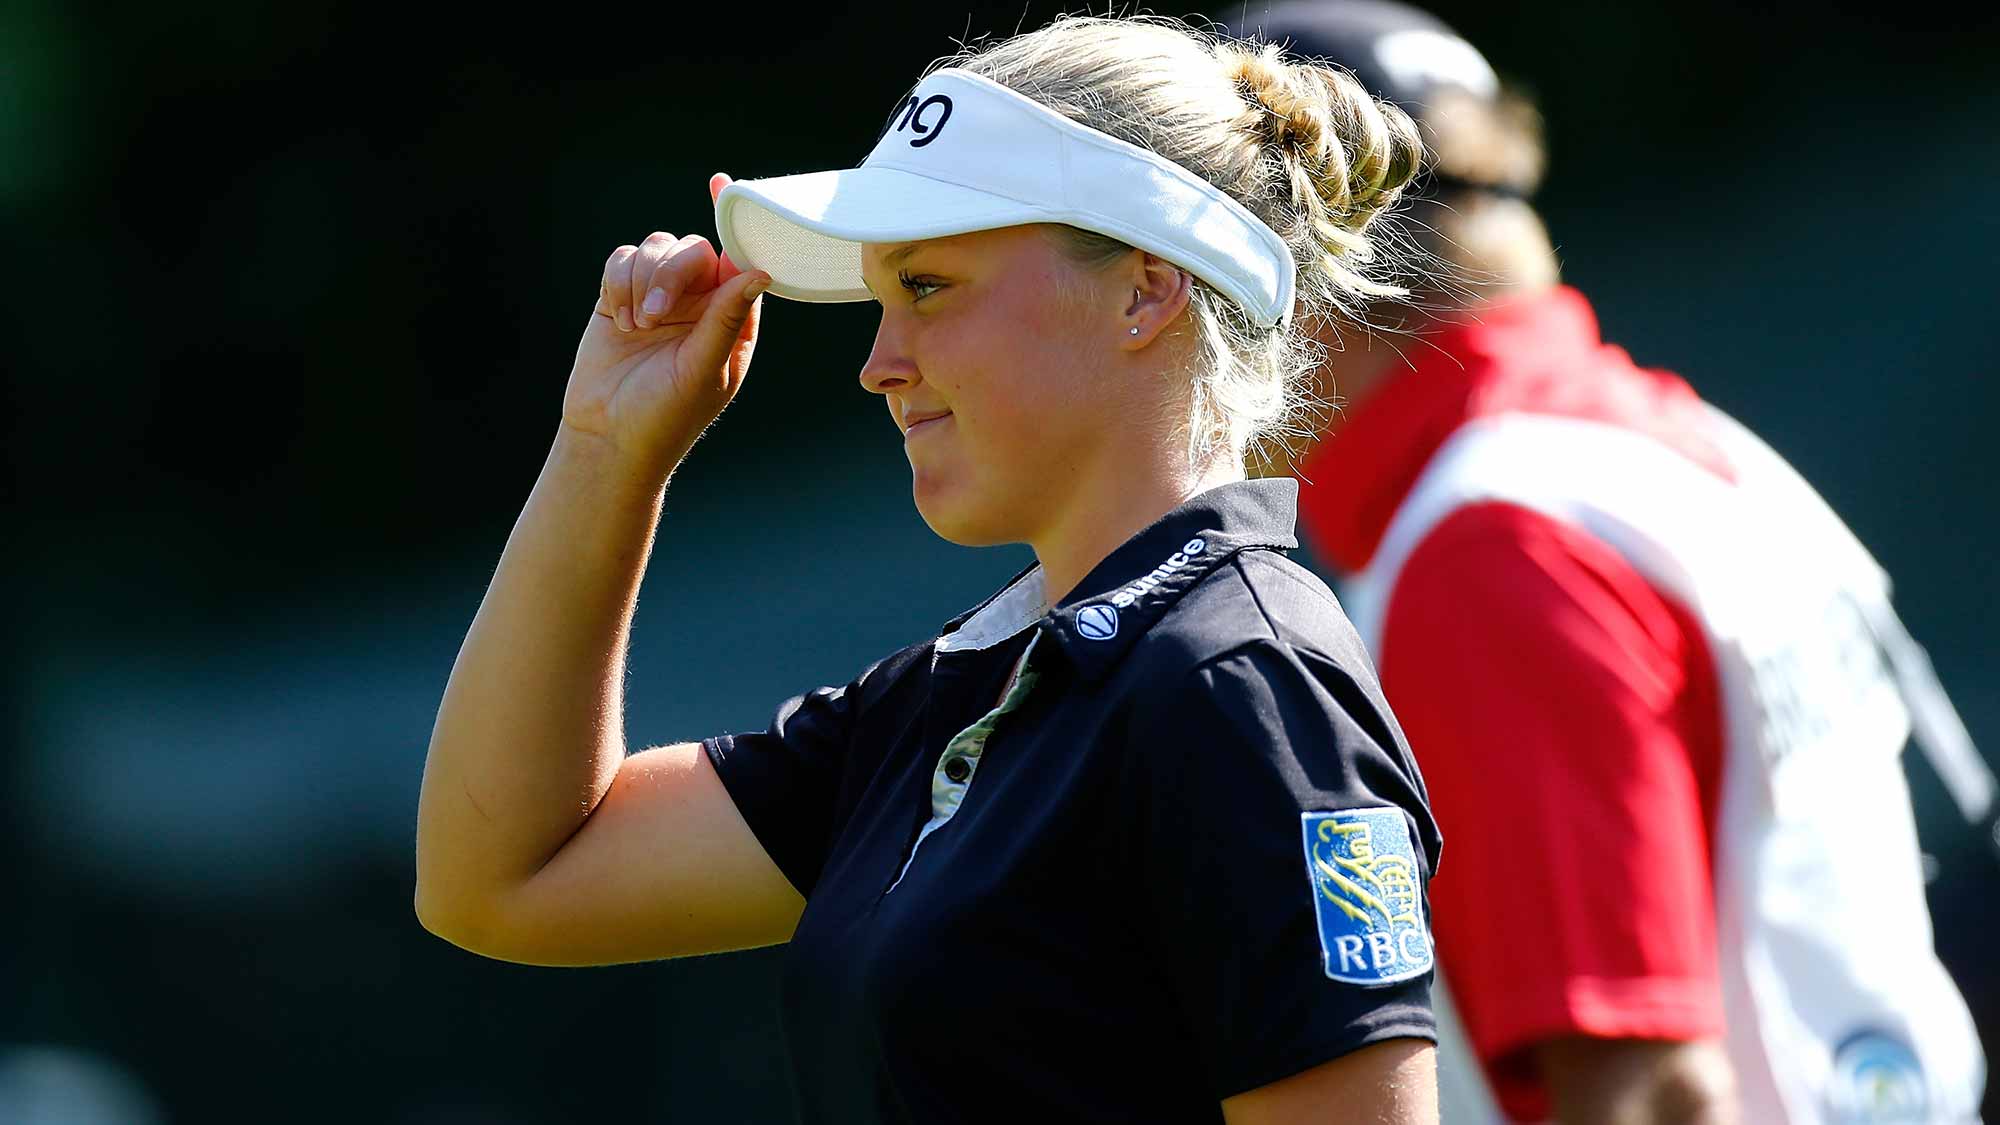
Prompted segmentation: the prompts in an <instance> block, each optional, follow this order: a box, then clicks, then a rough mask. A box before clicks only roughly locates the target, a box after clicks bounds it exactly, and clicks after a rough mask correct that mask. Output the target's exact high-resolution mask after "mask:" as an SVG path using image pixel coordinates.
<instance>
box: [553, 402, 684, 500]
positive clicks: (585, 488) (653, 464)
mask: <svg viewBox="0 0 2000 1125" xmlns="http://www.w3.org/2000/svg"><path fill="white" fill-rule="evenodd" d="M683 452H684V451H678V450H677V451H673V452H671V453H656V454H653V455H650V456H648V455H645V454H640V453H634V452H633V451H631V450H628V449H626V448H624V447H623V446H620V445H619V444H618V443H617V442H615V441H613V440H611V439H610V438H608V437H605V436H604V435H602V434H595V433H591V432H589V431H586V430H579V429H577V428H575V427H573V426H571V425H569V424H568V423H567V422H565V423H561V424H559V425H558V426H557V427H556V436H555V441H554V442H553V443H552V445H551V446H550V448H549V458H548V462H547V465H546V466H545V467H544V470H543V473H544V476H545V477H548V478H553V480H554V481H555V482H558V483H559V484H560V485H561V486H565V487H568V488H571V489H575V490H578V491H580V492H582V493H584V494H586V495H588V496H590V497H592V498H594V499H596V500H599V501H602V502H609V503H612V504H616V505H620V506H623V505H625V504H636V505H639V506H642V507H646V508H651V507H652V506H654V505H655V504H656V503H657V502H658V500H659V496H660V493H661V491H662V490H664V489H665V488H666V484H667V478H668V477H670V476H672V475H673V471H674V469H675V468H676V467H678V466H679V464H680V461H681V456H682V454H683Z"/></svg>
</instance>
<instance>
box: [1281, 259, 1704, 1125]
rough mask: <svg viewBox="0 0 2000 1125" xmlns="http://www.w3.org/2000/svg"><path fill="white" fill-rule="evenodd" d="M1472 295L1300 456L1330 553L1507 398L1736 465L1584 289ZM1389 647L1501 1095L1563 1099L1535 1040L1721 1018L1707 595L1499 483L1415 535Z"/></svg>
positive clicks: (1348, 547) (1447, 908) (1450, 967)
mask: <svg viewBox="0 0 2000 1125" xmlns="http://www.w3.org/2000/svg"><path fill="white" fill-rule="evenodd" d="M1476 315H1477V321H1476V322H1469V323H1466V324H1463V325H1459V326H1455V327H1452V328H1449V329H1446V330H1444V331H1442V332H1438V333H1436V334H1433V335H1431V336H1428V337H1426V343H1427V345H1432V346H1426V347H1423V348H1419V349H1412V350H1411V355H1412V357H1413V358H1414V359H1415V360H1416V366H1415V369H1414V370H1411V371H1408V372H1406V373H1404V374H1401V375H1398V376H1396V377H1394V378H1392V379H1390V380H1388V381H1387V382H1386V383H1384V384H1383V385H1381V386H1380V387H1378V388H1377V389H1376V390H1375V392H1374V393H1372V394H1370V395H1369V396H1368V397H1367V398H1366V399H1364V400H1363V401H1362V402H1360V403H1359V404H1358V405H1357V406H1356V407H1355V408H1353V409H1352V410H1350V411H1349V412H1348V415H1347V420H1346V422H1345V423H1344V424H1343V425H1342V426H1340V427H1339V428H1338V429H1337V430H1336V431H1335V432H1334V433H1333V434H1332V435H1331V436H1330V437H1329V438H1328V439H1327V440H1325V441H1323V442H1322V443H1321V444H1320V445H1319V447H1318V448H1317V449H1316V450H1315V451H1314V452H1313V454H1312V455H1311V456H1309V457H1308V458H1307V459H1306V461H1305V463H1304V464H1303V465H1302V466H1301V467H1300V475H1301V476H1302V477H1304V478H1306V480H1307V482H1308V483H1306V484H1304V485H1303V486H1302V488H1301V495H1300V498H1299V507H1300V522H1301V526H1302V528H1303V529H1304V530H1305V533H1306V537H1307V539H1308V540H1309V541H1310V542H1311V544H1312V546H1313V548H1314V550H1315V551H1317V552H1318V553H1319V554H1321V555H1322V556H1323V557H1325V558H1327V559H1329V560H1331V561H1333V562H1334V563H1336V564H1338V565H1339V566H1340V567H1341V568H1343V569H1346V570H1359V569H1361V568H1362V567H1364V566H1366V565H1367V563H1368V561H1369V559H1370V558H1371V557H1372V556H1373V555H1374V553H1375V551H1376V549H1377V547H1378V546H1379V545H1380V543H1381V540H1382V536H1383V534H1384V532H1385V531H1386V530H1387V528H1388V526H1389V523H1390V521H1391V519H1393V518H1394V516H1395V514H1396V512H1397V509H1398V508H1399V507H1400V505H1401V504H1402V502H1403V500H1404V498H1405V497H1406V496H1407V495H1408V493H1409V491H1410V489H1411V487H1412V486H1413V485H1414V484H1415V483H1416V482H1417V479H1418V477H1419V476H1420V475H1421V474H1422V472H1423V470H1424V468H1425V466H1426V464H1427V463H1428V462H1429V460H1430V458H1431V456H1432V454H1434V453H1435V452H1436V451H1437V449H1438V448H1439V446H1441V445H1442V444H1443V443H1444V442H1445V441H1446V440H1447V439H1448V438H1450V437H1451V435H1452V434H1453V432H1454V431H1456V430H1457V429H1458V428H1459V427H1460V426H1462V425H1465V424H1466V423H1468V422H1471V421H1474V420H1476V419H1480V418H1486V417H1490V416H1492V415H1495V414H1501V413H1514V412H1525V413H1533V414H1543V415H1557V416H1563V417H1572V418H1584V419H1589V420H1592V421H1598V422H1608V423H1611V424H1614V425H1619V426H1622V427H1625V428H1628V429H1631V430H1635V431H1638V432H1641V433H1644V434H1646V435H1648V436H1651V437H1653V438H1655V439H1657V440H1659V441H1662V442H1663V443H1665V444H1667V445H1668V446H1669V447H1671V448H1673V449H1675V450H1677V451H1679V452H1681V453H1682V454H1683V455H1685V456H1687V457H1689V458H1690V459H1692V460H1694V461H1695V462H1696V463H1698V464H1700V465H1702V466H1704V467H1706V468H1708V469H1710V470H1711V471H1714V472H1717V473H1720V474H1722V475H1724V476H1727V475H1728V474H1729V470H1728V466H1727V464H1726V462H1725V461H1724V460H1723V459H1722V457H1721V455H1720V454H1719V453H1718V452H1716V451H1715V450H1713V449H1711V448H1709V447H1708V446H1707V445H1706V444H1705V443H1703V442H1702V440H1701V439H1700V438H1699V437H1698V436H1696V428H1695V425H1694V419H1695V417H1696V416H1697V412H1698V410H1699V409H1700V403H1699V400H1698V399H1697V398H1696V397H1695V394H1694V392H1693V390H1692V389H1690V388H1689V387H1688V385H1687V384H1686V383H1685V382H1683V381H1682V380H1680V379H1679V378H1677V377H1676V376H1674V375H1671V374H1668V373H1666V372H1662V371H1652V370H1647V369H1643V368H1640V367H1638V366H1636V365H1635V364H1634V363H1633V362H1632V360H1631V357H1630V356H1628V355H1627V354H1626V353H1625V352H1624V351H1623V350H1621V349H1619V348H1616V347H1613V346H1610V345H1607V344H1605V343H1603V342H1602V340H1601V339H1600V338H1599V336H1598V330H1597V322H1596V317H1595V316H1594V315H1593V314H1592V312H1591V310H1590V306H1589V304H1588V303H1587V302H1586V301H1585V300H1584V298H1583V296H1582V295H1581V294H1579V293H1578V292H1576V291H1575V290H1573V289H1568V288H1558V289H1554V290H1550V291H1548V292H1546V293H1542V294H1537V295H1534V296H1531V297H1526V298H1521V299H1517V300H1514V301H1511V302H1509V303H1507V304H1504V305H1497V306H1489V307H1487V308H1483V309H1481V310H1479V311H1478V313H1477V314H1476ZM1578 471H1579V472H1588V471H1589V466H1578ZM1376 656H1377V660H1378V662H1379V664H1380V665H1381V677H1382V684H1383V688H1384V690H1385V691H1386V693H1387V695H1388V698H1389V702H1390V705H1391V706H1393V707H1394V708H1395V711H1396V715H1397V717H1398V719H1400V720H1401V722H1402V725H1403V729H1404V731H1405V733H1406V734H1407V735H1408V736H1409V740H1410V745H1411V747H1412V748H1413V750H1414V751H1415V753H1416V756H1417V761H1418V764H1419V766H1420V767H1421V769H1422V770H1423V773H1424V777H1425V780H1426V781H1427V783H1428V784H1429V787H1430V792H1431V800H1432V807H1433V809H1434V810H1435V812H1436V815H1437V818H1438V822H1439V824H1440V825H1441V827H1442V829H1443V831H1444V834H1445V837H1446V839H1448V840H1449V841H1450V845H1451V846H1450V848H1449V858H1448V861H1447V862H1444V863H1442V864H1441V866H1440V868H1439V871H1438V874H1437V877H1436V878H1435V880H1434V881H1433V883H1432V885H1431V902H1432V907H1433V911H1434V914H1435V930H1436V935H1437V941H1438V951H1439V955H1440V957H1441V958H1442V963H1443V966H1444V971H1445V974H1446V977H1447V979H1448V981H1449V983H1450V986H1451V990H1452V994H1453V997H1454V998H1455V999H1456V1001H1457V1003H1458V1007H1459V1012H1460V1015H1461V1017H1462V1019H1463V1021H1464V1024H1465V1028H1466V1032H1467V1034H1468V1036H1469V1037H1470V1039H1471V1041H1472V1044H1473V1047H1474V1049H1475V1050H1476V1051H1477V1052H1478V1054H1479V1056H1480V1059H1481V1060H1482V1062H1483V1063H1484V1064H1485V1066H1486V1070H1487V1076H1488V1078H1489V1079H1490V1080H1491V1082H1492V1084H1493V1087H1494V1089H1495V1092H1496V1093H1497V1095H1498V1096H1499V1099H1500V1102H1501V1105H1502V1107H1503V1108H1504V1109H1505V1110H1506V1111H1507V1112H1508V1113H1509V1114H1510V1115H1512V1116H1514V1117H1516V1118H1523V1119H1538V1118H1542V1117H1546V1116H1547V1115H1548V1112H1549V1108H1548V1098H1547V1093H1546V1090H1545V1089H1544V1087H1543V1085H1542V1083H1541V1082H1540V1080H1539V1077H1538V1076H1537V1074H1536V1073H1535V1070H1534V1067H1533V1065H1532V1063H1533V1060H1532V1055H1531V1053H1530V1052H1529V1050H1528V1049H1529V1048H1531V1047H1533V1046H1534V1045H1535V1044H1537V1043H1539V1042H1542V1041H1545V1040H1548V1039H1551V1038H1555V1037H1560V1036H1572V1035H1585V1036H1593V1037H1602V1038H1645V1039H1668V1040H1691V1039H1701V1038H1709V1037H1714V1036H1719V1035H1720V1034H1721V1033H1722V1029H1723V1015H1722V994H1721V988H1720V984H1719V982H1718V969H1717V958H1716V947H1715V941H1716V938H1715V908H1714V893H1713V887H1712V883H1711V879H1710V863H1709V844H1710V840H1711V839H1712V836H1713V827H1714V820H1715V817H1714V814H1715V804H1716V796H1717V793H1718V790H1719V781H1720V770H1721V761H1722V750H1723V735H1722V715H1721V704H1720V701H1719V698H1718V689H1717V684H1716V678H1715V674H1714V670H1713V667H1712V665H1711V663H1710V659H1709V654H1708V650H1707V646H1706V643H1705V641H1704V638H1703V633H1702V630H1701V627H1700V625H1699V624H1698V622H1697V621H1696V619H1695V618H1694V617H1693V616H1692V615H1691V614H1690V613H1689V612H1688V611H1687V610H1686V609H1684V608H1683V607H1682V606H1680V605H1678V604H1676V603H1675V602H1674V601H1673V600H1672V599H1670V598H1668V597H1666V596H1665V595H1664V594H1663V593H1662V592H1661V591H1659V590H1657V589H1655V588H1654V587H1653V586H1651V585H1650V584H1649V583H1647V582H1646V580H1645V579H1643V578H1642V577H1640V575H1639V574H1638V573H1637V572H1636V571H1635V570H1634V569H1633V568H1632V567H1631V566H1630V565H1628V564H1627V563H1626V562H1625V561H1624V560H1623V559H1622V558H1621V557H1620V556H1619V555H1618V554H1617V552H1615V551H1614V550H1612V548H1611V547H1609V546H1608V545H1606V544H1604V543H1602V542H1599V541H1598V540H1596V539H1594V538H1593V537H1591V536H1590V535H1588V534H1586V533H1585V532H1583V531H1581V530H1578V529H1577V528H1575V527H1572V526H1569V525H1567V524H1564V523H1562V522H1560V521H1557V520H1554V519H1551V518H1549V517H1547V516H1544V515H1541V514H1538V513H1535V512H1531V511H1529V510H1527V509H1525V508H1521V507H1517V506H1515V505H1511V504H1506V503H1498V502H1488V503H1480V504H1472V505H1468V506H1466V507H1464V508H1461V509H1459V510H1458V511H1456V512H1454V513H1452V514H1451V515H1450V516H1448V517H1446V518H1445V519H1444V520H1443V521H1441V522H1440V523H1438V524H1437V525H1436V526H1435V527H1434V528H1433V529H1432V530H1431V531H1430V532H1429V533H1428V534H1427V535H1426V536H1425V537H1424V539H1423V540H1422V542H1421V543H1420V544H1419V545H1418V546H1417V548H1416V549H1415V551H1414V552H1413V553H1412V554H1411V555H1410V557H1409V559H1408V561H1407V562H1406V563H1405V564H1404V566H1403V568H1402V569H1401V571H1400V573H1399V575H1398V577H1397V579H1396V581H1395V585H1394V587H1393V589H1392V591H1391V592H1390V595H1389V598H1388V601H1387V606H1386V612H1385V614H1384V617H1383V625H1382V635H1381V638H1380V640H1379V644H1378V648H1377V652H1376Z"/></svg>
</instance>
